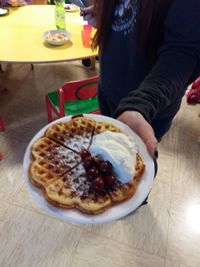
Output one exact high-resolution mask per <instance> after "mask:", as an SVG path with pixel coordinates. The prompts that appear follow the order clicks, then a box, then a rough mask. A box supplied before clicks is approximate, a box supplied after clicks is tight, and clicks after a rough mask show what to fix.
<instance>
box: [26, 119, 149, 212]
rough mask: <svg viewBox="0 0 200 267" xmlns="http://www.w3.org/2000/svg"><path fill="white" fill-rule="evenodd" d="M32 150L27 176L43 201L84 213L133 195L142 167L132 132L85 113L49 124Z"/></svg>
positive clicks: (119, 201)
mask: <svg viewBox="0 0 200 267" xmlns="http://www.w3.org/2000/svg"><path fill="white" fill-rule="evenodd" d="M30 151H31V164H30V166H29V180H30V182H31V183H32V184H33V185H34V186H36V187H39V188H40V189H41V190H42V192H43V195H44V198H45V199H46V201H47V202H48V203H50V204H52V205H54V206H55V207H60V208H64V209H76V210H79V211H81V212H83V213H86V214H99V213H103V212H104V211H106V210H108V209H109V208H111V207H112V206H113V205H116V204H120V203H122V202H124V201H126V200H128V199H129V198H131V197H132V196H133V195H134V193H135V192H136V190H137V187H138V184H139V182H140V180H141V177H142V174H143V172H144V169H145V165H144V162H143V159H142V158H141V156H140V154H139V152H138V147H137V144H136V142H135V140H134V139H133V137H131V136H129V135H128V134H127V133H125V132H123V131H122V130H121V129H120V128H119V127H117V126H115V125H114V124H113V123H110V122H108V121H106V119H105V121H95V120H94V119H91V118H89V117H87V116H83V115H78V116H73V117H71V118H70V119H69V120H67V121H61V122H55V123H54V124H51V125H50V126H49V127H48V129H47V130H46V132H45V134H44V136H42V137H41V138H39V139H38V140H36V141H35V142H34V143H33V145H32V146H31V150H30Z"/></svg>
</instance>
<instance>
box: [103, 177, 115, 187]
mask: <svg viewBox="0 0 200 267" xmlns="http://www.w3.org/2000/svg"><path fill="white" fill-rule="evenodd" d="M103 179H104V182H105V184H106V185H107V186H113V185H114V184H115V183H116V178H115V176H114V175H105V176H104V177H103Z"/></svg>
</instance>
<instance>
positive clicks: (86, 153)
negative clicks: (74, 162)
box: [80, 149, 91, 159]
mask: <svg viewBox="0 0 200 267" xmlns="http://www.w3.org/2000/svg"><path fill="white" fill-rule="evenodd" d="M80 155H81V158H82V159H84V158H86V157H89V156H91V154H90V152H89V151H88V150H87V149H82V150H81V152H80Z"/></svg>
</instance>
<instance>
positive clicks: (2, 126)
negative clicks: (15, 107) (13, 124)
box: [0, 117, 5, 131]
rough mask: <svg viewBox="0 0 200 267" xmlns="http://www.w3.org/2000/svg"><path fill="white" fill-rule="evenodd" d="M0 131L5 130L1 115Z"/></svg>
mask: <svg viewBox="0 0 200 267" xmlns="http://www.w3.org/2000/svg"><path fill="white" fill-rule="evenodd" d="M0 131H5V125H4V121H3V118H2V117H0Z"/></svg>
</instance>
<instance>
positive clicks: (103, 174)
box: [81, 149, 116, 193]
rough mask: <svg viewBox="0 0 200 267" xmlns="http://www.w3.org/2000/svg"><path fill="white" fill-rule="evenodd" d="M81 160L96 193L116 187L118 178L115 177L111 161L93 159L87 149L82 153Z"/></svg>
mask: <svg viewBox="0 0 200 267" xmlns="http://www.w3.org/2000/svg"><path fill="white" fill-rule="evenodd" d="M81 158H82V160H83V165H84V167H85V170H86V174H87V178H88V180H89V181H90V182H91V184H92V188H93V189H94V191H95V192H97V193H102V192H104V191H105V189H106V188H112V187H113V186H114V185H115V183H116V177H115V176H114V175H113V172H112V164H111V163H110V162H109V161H107V160H99V159H96V158H94V157H92V155H91V153H90V152H89V151H88V150H86V149H83V150H82V151H81Z"/></svg>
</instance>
